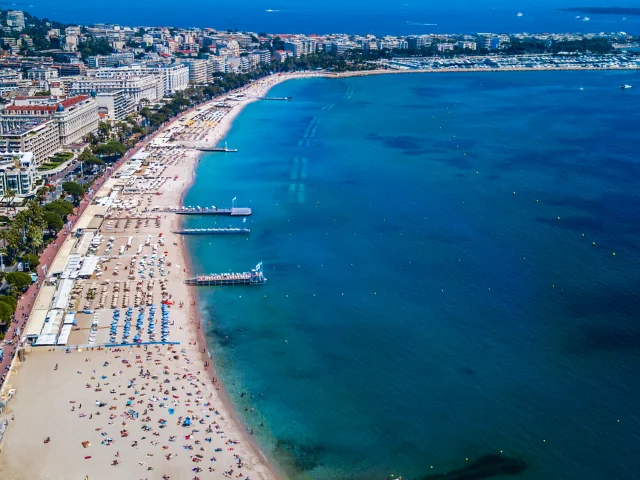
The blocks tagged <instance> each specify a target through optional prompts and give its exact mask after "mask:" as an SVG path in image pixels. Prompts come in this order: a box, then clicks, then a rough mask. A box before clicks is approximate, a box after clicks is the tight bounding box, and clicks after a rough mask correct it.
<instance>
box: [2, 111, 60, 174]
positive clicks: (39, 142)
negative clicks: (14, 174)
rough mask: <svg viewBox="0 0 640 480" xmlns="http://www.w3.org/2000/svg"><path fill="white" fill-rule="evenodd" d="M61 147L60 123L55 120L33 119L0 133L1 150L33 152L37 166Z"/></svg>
mask: <svg viewBox="0 0 640 480" xmlns="http://www.w3.org/2000/svg"><path fill="white" fill-rule="evenodd" d="M61 147H62V145H61V144H60V134H59V129H58V125H57V124H56V122H55V121H53V120H45V121H41V122H38V121H32V122H31V123H26V124H23V125H21V126H19V127H17V128H15V129H13V130H9V131H7V132H5V133H2V134H0V152H31V153H33V162H34V166H36V167H37V166H39V165H41V164H42V163H44V162H45V161H46V160H47V158H49V157H50V156H51V155H53V154H54V153H56V152H57V151H59V150H60V148H61Z"/></svg>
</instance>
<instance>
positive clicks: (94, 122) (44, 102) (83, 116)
mask: <svg viewBox="0 0 640 480" xmlns="http://www.w3.org/2000/svg"><path fill="white" fill-rule="evenodd" d="M49 120H52V121H53V123H54V125H55V126H57V129H58V137H59V138H58V141H59V143H60V145H65V146H66V145H70V144H72V143H75V142H77V141H78V140H80V139H82V137H84V136H85V135H87V134H88V133H90V132H93V131H94V130H96V129H97V128H98V104H97V102H96V101H95V100H94V99H93V98H90V97H88V96H76V97H71V98H67V99H65V100H62V101H60V100H58V99H57V98H54V97H16V98H15V99H14V102H13V105H8V106H7V107H5V108H4V109H3V110H2V111H0V132H2V133H8V132H15V131H19V130H20V129H21V128H22V127H25V126H34V125H35V124H39V123H41V122H43V121H49ZM23 151H31V150H23ZM36 157H37V159H38V160H39V157H38V156H37V155H36Z"/></svg>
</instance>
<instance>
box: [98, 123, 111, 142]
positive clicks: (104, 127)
mask: <svg viewBox="0 0 640 480" xmlns="http://www.w3.org/2000/svg"><path fill="white" fill-rule="evenodd" d="M98 132H100V136H101V137H102V139H103V140H106V139H107V138H109V134H110V133H111V125H110V124H109V122H99V123H98Z"/></svg>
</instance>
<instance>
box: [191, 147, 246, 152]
mask: <svg viewBox="0 0 640 480" xmlns="http://www.w3.org/2000/svg"><path fill="white" fill-rule="evenodd" d="M198 150H200V151H201V152H224V153H236V152H237V151H238V149H237V148H227V147H200V148H198Z"/></svg>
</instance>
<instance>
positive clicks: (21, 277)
mask: <svg viewBox="0 0 640 480" xmlns="http://www.w3.org/2000/svg"><path fill="white" fill-rule="evenodd" d="M4 278H5V280H6V281H7V283H8V284H9V285H11V286H12V287H14V289H15V290H16V291H23V290H25V289H27V288H28V287H29V285H31V275H29V274H28V273H24V272H9V273H7V274H6V275H5V277H4Z"/></svg>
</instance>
